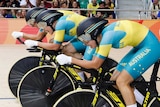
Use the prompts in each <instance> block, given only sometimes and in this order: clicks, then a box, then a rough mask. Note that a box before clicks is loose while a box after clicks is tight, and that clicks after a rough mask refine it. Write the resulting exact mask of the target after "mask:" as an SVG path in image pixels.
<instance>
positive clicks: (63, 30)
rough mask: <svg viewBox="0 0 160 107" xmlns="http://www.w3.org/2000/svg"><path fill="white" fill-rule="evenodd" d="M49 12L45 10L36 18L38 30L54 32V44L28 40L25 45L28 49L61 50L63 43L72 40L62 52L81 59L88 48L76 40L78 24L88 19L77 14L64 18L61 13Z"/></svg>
mask: <svg viewBox="0 0 160 107" xmlns="http://www.w3.org/2000/svg"><path fill="white" fill-rule="evenodd" d="M49 11H50V10H45V11H43V12H42V13H41V14H39V15H38V16H37V18H36V23H37V26H38V28H40V29H41V28H42V29H44V30H45V31H47V32H49V33H50V34H53V32H54V40H53V43H44V42H39V41H34V40H26V41H25V45H26V46H27V47H32V46H39V47H42V48H44V49H47V50H59V49H60V48H61V46H62V43H63V42H68V41H70V40H72V42H71V43H70V44H68V45H67V46H64V47H63V49H62V50H63V52H64V53H65V54H68V55H73V56H74V57H77V58H81V57H82V55H81V54H79V53H82V52H84V50H85V48H86V46H85V45H84V44H83V43H82V42H81V41H78V40H77V39H74V38H75V36H76V28H77V26H78V24H79V23H80V22H81V21H83V20H84V19H86V18H87V17H85V16H82V15H79V14H76V13H75V14H71V15H65V16H63V13H61V12H56V13H50V12H49Z"/></svg>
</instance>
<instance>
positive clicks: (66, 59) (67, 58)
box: [56, 54, 72, 65]
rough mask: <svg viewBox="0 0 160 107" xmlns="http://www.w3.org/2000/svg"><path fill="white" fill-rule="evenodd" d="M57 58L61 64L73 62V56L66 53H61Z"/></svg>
mask: <svg viewBox="0 0 160 107" xmlns="http://www.w3.org/2000/svg"><path fill="white" fill-rule="evenodd" d="M56 60H57V61H58V63H59V64H60V65H64V64H71V62H72V57H70V56H67V55H64V54H60V55H57V57H56Z"/></svg>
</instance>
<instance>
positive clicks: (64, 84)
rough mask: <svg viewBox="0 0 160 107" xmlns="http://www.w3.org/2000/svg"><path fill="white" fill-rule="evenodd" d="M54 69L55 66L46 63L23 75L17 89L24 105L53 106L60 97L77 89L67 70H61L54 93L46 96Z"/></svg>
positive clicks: (36, 106) (26, 106) (35, 106)
mask: <svg viewBox="0 0 160 107" xmlns="http://www.w3.org/2000/svg"><path fill="white" fill-rule="evenodd" d="M54 71H55V67H53V66H50V65H44V66H39V67H36V68H34V69H32V70H30V71H29V72H27V74H25V75H24V76H23V78H22V79H21V81H20V83H19V86H18V90H17V94H18V100H19V101H20V103H21V105H22V106H23V107H52V105H53V103H54V102H55V101H56V100H57V99H58V98H59V97H61V96H62V95H63V94H65V93H67V92H69V91H71V90H74V89H75V85H74V83H73V81H72V79H71V78H70V76H69V75H68V74H67V73H66V72H65V71H60V72H59V74H58V76H57V78H56V81H55V83H54V86H53V88H52V93H51V94H50V95H49V96H46V95H45V92H46V90H47V88H48V86H49V83H50V80H51V79H52V78H53V74H54Z"/></svg>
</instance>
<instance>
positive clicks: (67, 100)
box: [53, 89, 114, 107]
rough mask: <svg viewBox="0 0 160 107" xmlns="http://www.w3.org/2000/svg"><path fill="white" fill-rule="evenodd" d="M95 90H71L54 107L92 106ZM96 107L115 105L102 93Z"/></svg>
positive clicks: (111, 106) (112, 106)
mask: <svg viewBox="0 0 160 107" xmlns="http://www.w3.org/2000/svg"><path fill="white" fill-rule="evenodd" d="M94 96H95V92H94V91H93V90H89V89H80V90H74V91H71V92H69V93H67V94H65V95H63V96H62V97H61V98H60V99H59V100H57V102H56V103H55V104H54V105H53V107H92V106H91V103H92V101H93V98H94ZM95 107H114V105H113V104H112V103H111V101H110V100H109V99H108V98H107V97H105V96H104V95H102V94H100V96H99V98H98V101H97V103H96V105H95Z"/></svg>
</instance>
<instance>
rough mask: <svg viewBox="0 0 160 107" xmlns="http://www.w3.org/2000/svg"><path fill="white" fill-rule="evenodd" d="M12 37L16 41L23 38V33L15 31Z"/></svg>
mask: <svg viewBox="0 0 160 107" xmlns="http://www.w3.org/2000/svg"><path fill="white" fill-rule="evenodd" d="M12 36H13V38H15V39H17V38H20V37H23V32H17V31H14V32H12Z"/></svg>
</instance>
